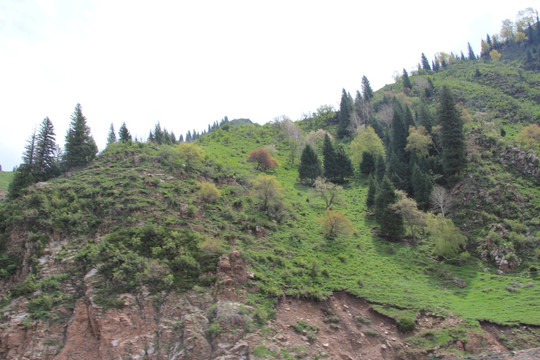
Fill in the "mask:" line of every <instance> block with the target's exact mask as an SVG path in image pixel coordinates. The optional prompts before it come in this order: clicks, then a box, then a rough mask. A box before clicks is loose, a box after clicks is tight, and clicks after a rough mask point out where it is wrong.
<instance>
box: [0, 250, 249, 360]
mask: <svg viewBox="0 0 540 360" xmlns="http://www.w3.org/2000/svg"><path fill="white" fill-rule="evenodd" d="M45 265H47V264H45ZM49 265H50V264H49ZM218 278H219V279H221V281H220V285H219V289H217V290H216V291H214V294H211V292H210V291H208V290H200V291H195V290H193V291H188V292H186V293H183V294H173V293H170V294H165V293H162V294H157V295H156V294H154V295H151V294H149V293H148V292H147V291H144V289H143V291H142V292H141V293H139V294H137V295H132V294H124V295H121V299H122V300H123V302H124V304H123V305H124V306H123V307H122V308H118V309H116V308H113V309H103V308H102V307H100V306H98V305H97V304H96V303H94V301H93V298H94V294H95V285H96V284H97V283H98V282H99V276H98V275H97V269H93V270H91V271H90V272H89V273H88V274H87V275H86V276H85V277H84V280H83V281H84V285H85V286H84V288H85V290H84V296H83V297H81V298H79V299H78V300H77V301H76V303H75V307H74V309H73V311H72V312H68V311H66V315H65V316H64V318H63V320H62V319H58V320H51V321H34V320H31V319H30V315H29V314H28V312H27V309H26V306H27V303H28V301H27V300H26V299H24V298H22V297H21V298H20V299H18V300H15V301H14V302H13V303H12V304H11V305H10V306H9V307H8V308H7V310H6V311H5V312H4V314H3V317H4V321H3V323H4V324H7V326H4V328H3V329H1V330H0V358H2V359H61V360H68V359H178V360H181V359H216V358H222V359H248V358H249V345H248V344H247V343H246V342H245V341H243V340H242V339H243V337H244V336H245V334H246V330H248V329H249V328H250V327H251V323H252V319H251V314H252V313H253V310H254V309H253V308H250V307H249V306H245V305H243V304H242V303H241V302H237V301H233V300H231V299H230V294H235V293H236V292H235V291H233V288H236V290H238V292H241V289H240V288H239V286H240V284H243V283H245V282H247V280H248V274H247V269H246V266H245V263H244V261H243V260H242V257H241V254H240V253H239V252H237V251H236V252H233V253H231V254H228V255H225V256H223V257H222V259H221V261H220V266H219V268H218ZM240 297H241V296H240V295H235V298H236V299H237V300H241V299H240Z"/></svg>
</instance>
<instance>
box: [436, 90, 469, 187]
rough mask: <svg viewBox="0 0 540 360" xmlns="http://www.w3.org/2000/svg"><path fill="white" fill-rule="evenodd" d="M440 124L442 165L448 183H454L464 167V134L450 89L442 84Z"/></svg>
mask: <svg viewBox="0 0 540 360" xmlns="http://www.w3.org/2000/svg"><path fill="white" fill-rule="evenodd" d="M438 117H439V124H440V125H441V147H442V165H443V170H444V175H445V177H446V181H447V183H448V185H450V186H451V185H454V184H455V183H456V182H457V181H458V180H459V178H460V177H461V174H462V172H463V170H464V169H465V135H464V133H463V120H462V119H461V116H460V115H459V112H458V110H457V108H456V104H455V102H454V97H453V96H452V94H451V93H450V89H449V88H448V87H447V86H444V87H443V89H442V91H441V97H440V100H439V112H438Z"/></svg>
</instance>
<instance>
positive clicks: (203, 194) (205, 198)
mask: <svg viewBox="0 0 540 360" xmlns="http://www.w3.org/2000/svg"><path fill="white" fill-rule="evenodd" d="M220 197H221V192H220V191H219V189H218V188H217V187H216V185H214V184H213V183H211V182H207V181H203V182H200V183H199V199H200V200H201V201H202V202H203V203H207V204H211V203H215V202H216V201H217V199H219V198H220Z"/></svg>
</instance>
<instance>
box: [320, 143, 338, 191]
mask: <svg viewBox="0 0 540 360" xmlns="http://www.w3.org/2000/svg"><path fill="white" fill-rule="evenodd" d="M323 167H324V177H325V178H326V179H327V180H328V181H334V180H335V179H336V176H337V172H338V170H337V163H336V152H335V150H334V146H333V145H332V141H331V140H330V136H328V134H325V135H324V143H323Z"/></svg>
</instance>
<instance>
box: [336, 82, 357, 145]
mask: <svg viewBox="0 0 540 360" xmlns="http://www.w3.org/2000/svg"><path fill="white" fill-rule="evenodd" d="M353 111H354V104H353V101H352V99H351V96H350V95H349V94H348V93H347V92H346V91H345V89H343V91H342V93H341V102H340V105H339V113H338V127H337V137H338V138H340V139H342V138H344V137H348V136H350V135H351V130H350V127H351V116H352V113H353Z"/></svg>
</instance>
